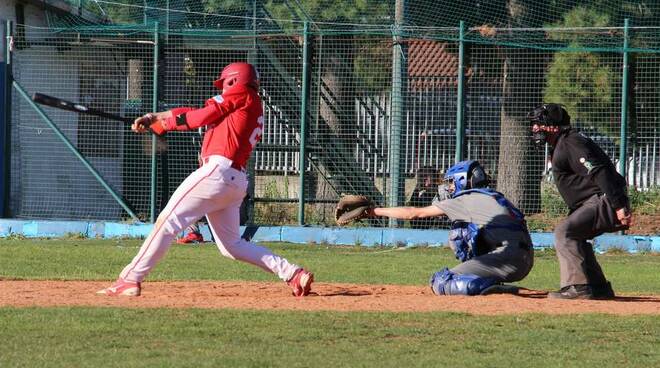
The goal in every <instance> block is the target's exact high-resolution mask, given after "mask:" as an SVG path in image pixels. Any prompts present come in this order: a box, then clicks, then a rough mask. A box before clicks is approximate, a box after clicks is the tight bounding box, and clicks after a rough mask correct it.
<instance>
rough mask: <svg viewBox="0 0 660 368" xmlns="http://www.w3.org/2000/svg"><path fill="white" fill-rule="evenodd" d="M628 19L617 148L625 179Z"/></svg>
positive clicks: (626, 156)
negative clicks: (618, 145)
mask: <svg viewBox="0 0 660 368" xmlns="http://www.w3.org/2000/svg"><path fill="white" fill-rule="evenodd" d="M629 26H630V21H629V19H628V18H626V19H625V21H624V23H623V71H622V73H623V76H622V82H621V134H620V139H621V144H620V150H619V173H620V174H621V176H623V177H624V178H625V179H626V180H627V179H628V177H627V174H626V166H627V165H626V163H627V162H626V161H627V160H628V155H627V152H626V151H627V150H628V93H627V91H628V74H629V73H628V27H629Z"/></svg>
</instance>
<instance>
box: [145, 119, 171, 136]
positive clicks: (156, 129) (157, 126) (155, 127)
mask: <svg viewBox="0 0 660 368" xmlns="http://www.w3.org/2000/svg"><path fill="white" fill-rule="evenodd" d="M149 130H151V132H152V133H154V134H155V135H159V136H160V135H163V134H165V133H167V131H166V130H165V129H164V128H163V125H162V124H161V123H160V121H157V122H155V123H152V124H151V125H149Z"/></svg>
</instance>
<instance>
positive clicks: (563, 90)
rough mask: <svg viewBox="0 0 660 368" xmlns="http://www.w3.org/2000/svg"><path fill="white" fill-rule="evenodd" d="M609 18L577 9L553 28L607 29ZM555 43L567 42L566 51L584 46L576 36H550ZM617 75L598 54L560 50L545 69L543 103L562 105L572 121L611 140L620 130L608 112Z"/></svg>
mask: <svg viewBox="0 0 660 368" xmlns="http://www.w3.org/2000/svg"><path fill="white" fill-rule="evenodd" d="M609 24H610V15H608V14H606V13H603V12H602V11H600V10H598V9H593V8H587V7H584V6H580V7H576V8H574V9H573V10H571V11H570V12H569V13H567V14H566V15H565V16H564V18H563V19H562V20H561V21H559V22H557V23H555V24H553V26H554V27H564V28H566V27H606V26H608V25H609ZM550 37H551V38H552V39H555V40H560V41H564V42H567V43H568V45H569V48H572V49H580V48H582V47H583V42H584V38H583V37H580V34H578V33H568V34H567V33H554V32H551V33H550ZM620 83H621V82H620V74H619V73H616V72H615V70H614V68H613V66H612V65H610V64H607V63H606V62H604V60H603V59H602V57H601V55H600V54H598V53H595V52H586V51H560V52H557V53H555V55H554V57H553V61H552V63H551V64H550V68H549V70H548V76H547V82H546V87H545V90H544V96H545V101H546V102H555V103H561V104H563V105H565V106H566V110H567V111H568V112H569V114H570V115H571V118H572V120H573V121H574V122H575V121H580V122H583V123H587V124H589V125H591V126H594V127H597V128H598V129H599V130H600V131H602V132H605V133H606V134H607V135H609V136H611V137H616V136H618V133H619V128H618V127H617V126H616V125H615V124H611V121H612V119H616V118H617V117H616V116H611V115H612V114H609V115H608V113H607V111H609V110H611V106H612V104H613V103H616V95H615V90H616V86H617V85H620Z"/></svg>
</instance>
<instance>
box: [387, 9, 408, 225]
mask: <svg viewBox="0 0 660 368" xmlns="http://www.w3.org/2000/svg"><path fill="white" fill-rule="evenodd" d="M404 20H405V0H397V1H396V9H395V20H394V30H393V41H394V46H393V47H392V102H391V105H390V108H391V111H392V112H391V129H390V178H391V180H392V185H391V186H390V198H389V206H390V207H397V206H400V205H401V203H402V198H403V194H404V193H403V192H404V190H402V189H404V188H403V186H404V182H403V176H402V175H401V160H402V158H401V133H402V132H401V125H402V123H403V118H404V117H403V114H404V109H405V103H404V92H405V91H406V88H405V85H406V82H407V81H406V79H407V73H406V60H405V57H404V56H405V48H404V46H403V44H402V42H401V27H402V26H403V25H404ZM399 222H400V221H399V220H396V219H393V218H390V219H389V226H390V227H397V226H398V224H399Z"/></svg>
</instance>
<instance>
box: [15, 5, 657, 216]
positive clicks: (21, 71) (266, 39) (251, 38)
mask: <svg viewBox="0 0 660 368" xmlns="http://www.w3.org/2000/svg"><path fill="white" fill-rule="evenodd" d="M101 3H102V4H103V3H104V2H101ZM269 4H271V3H269ZM262 5H263V4H260V3H259V2H255V3H253V6H252V7H251V8H249V7H248V9H250V10H251V11H252V13H253V14H254V16H253V17H252V18H250V17H238V18H236V19H240V20H241V22H239V21H238V20H236V22H234V23H232V26H231V27H229V26H227V25H224V26H222V25H218V24H216V23H214V22H212V21H211V20H210V19H212V17H211V18H209V19H207V18H204V17H201V16H200V17H197V18H198V19H197V20H198V21H199V22H202V20H204V22H202V23H203V24H201V23H200V24H198V26H199V27H202V26H205V27H209V25H210V24H215V26H214V27H212V28H213V29H209V28H199V29H195V28H194V27H195V24H193V23H191V22H188V23H189V25H188V28H186V27H183V28H181V27H179V28H177V29H175V27H172V24H173V23H171V22H173V21H172V19H175V18H176V17H174V18H172V17H173V16H174V15H173V14H174V13H173V14H170V15H169V16H170V18H168V22H170V27H169V28H168V27H163V25H162V24H161V23H158V24H155V23H153V22H151V23H145V24H147V25H144V24H143V25H137V26H136V25H133V26H130V25H123V26H121V27H114V28H113V27H111V26H103V27H101V26H83V25H81V24H73V22H71V21H69V24H67V27H65V28H31V27H26V26H23V25H17V26H15V27H14V28H13V29H12V30H11V32H12V34H11V36H12V38H11V40H12V42H11V45H8V46H7V47H11V55H12V62H11V70H12V75H13V79H14V81H15V83H16V84H17V85H18V86H19V87H14V89H13V92H12V98H11V104H10V106H9V107H10V109H11V111H12V116H11V140H10V143H11V147H10V152H11V156H10V157H11V174H10V176H9V178H8V179H9V181H10V184H11V186H10V193H11V200H10V215H11V216H12V217H21V218H48V219H53V218H58V219H59V218H68V219H107V220H122V219H129V218H130V217H131V216H134V217H137V218H140V219H143V220H149V219H150V218H151V216H152V215H154V214H157V213H158V212H159V210H160V209H161V208H162V207H163V206H164V204H165V202H166V201H167V199H168V198H169V195H170V194H171V193H172V192H173V190H174V189H175V188H176V186H177V185H178V184H179V183H180V182H181V181H182V180H183V178H185V176H186V175H188V174H189V173H190V172H192V171H193V170H194V169H195V168H196V167H197V165H198V164H197V152H198V150H199V142H200V137H201V134H203V131H202V132H197V131H194V132H185V133H179V132H177V133H173V134H168V136H167V138H166V140H155V139H154V138H152V137H151V136H147V135H135V134H133V133H131V132H130V129H129V127H128V126H125V125H122V124H121V123H115V122H110V121H107V120H104V119H102V118H97V117H93V116H89V115H81V114H75V113H71V112H66V111H62V110H57V109H52V108H44V111H45V112H46V114H47V116H48V118H50V120H52V122H53V123H54V124H55V125H56V127H57V128H59V129H60V130H61V131H62V133H63V134H64V136H65V137H66V138H67V139H68V140H69V141H70V142H71V144H72V146H71V147H68V146H67V145H66V144H65V142H64V141H63V140H62V138H61V137H59V136H58V135H57V134H56V132H55V131H54V130H53V129H52V128H51V127H49V126H48V125H47V124H46V122H45V120H44V118H43V117H41V116H40V115H39V114H38V113H37V111H36V110H35V107H34V106H33V104H31V103H30V102H29V101H27V99H26V98H24V97H23V96H21V94H20V93H17V88H22V89H24V90H25V91H27V93H29V94H31V93H34V92H41V93H46V94H50V95H54V96H57V97H61V98H64V99H67V100H71V101H79V102H81V103H85V104H87V105H89V106H90V107H94V108H99V109H103V110H105V111H109V112H113V113H117V114H121V115H124V116H130V117H134V116H138V115H140V114H143V113H146V112H148V111H153V110H156V109H157V110H163V109H168V108H171V107H174V106H181V105H185V106H201V105H202V104H203V102H204V100H205V99H207V98H209V97H211V96H213V95H214V94H216V93H217V91H215V90H214V88H213V86H212V81H213V80H214V79H215V78H216V77H217V75H218V73H219V71H220V70H221V68H222V67H223V66H224V65H226V64H227V63H229V62H232V61H241V60H242V61H249V62H251V63H253V64H255V65H256V66H257V69H258V70H259V72H260V77H261V91H260V94H261V96H262V99H263V107H264V120H265V124H264V132H263V137H262V141H261V142H260V143H259V145H258V146H257V148H256V150H255V152H254V154H253V157H252V160H251V162H250V170H249V171H250V178H251V184H252V185H251V189H250V197H249V198H248V199H247V200H246V205H247V207H248V208H249V209H250V214H251V221H252V222H256V223H259V224H296V223H299V222H300V221H301V220H304V223H307V224H330V223H331V222H332V217H333V210H334V203H335V202H336V200H337V199H338V197H339V196H340V195H341V194H342V193H360V194H366V195H369V196H371V197H372V198H374V199H375V200H376V201H377V202H379V203H380V204H383V205H393V204H396V205H404V204H410V205H415V206H423V205H428V204H430V203H431V200H432V199H433V196H434V195H435V193H436V191H437V184H438V182H439V180H440V179H439V178H440V177H441V173H442V172H443V171H444V170H446V169H447V168H448V167H449V166H451V165H452V164H453V163H454V162H455V161H456V159H457V158H458V159H476V160H479V161H480V162H481V163H482V164H483V165H484V166H485V167H486V169H487V171H488V172H489V174H490V175H491V177H492V179H493V183H494V185H495V187H496V188H497V189H498V190H500V191H502V192H504V193H505V194H506V195H507V196H508V197H510V199H512V201H513V202H514V203H515V204H516V205H518V206H519V207H521V208H522V209H523V210H524V211H525V212H526V213H527V214H534V213H539V212H543V211H554V210H553V207H552V206H560V207H561V203H560V202H559V203H557V202H556V201H555V202H553V201H551V200H548V194H547V193H548V191H550V192H552V184H550V183H549V182H548V181H544V180H543V178H544V176H546V174H547V164H546V162H547V158H548V154H549V152H548V150H547V149H546V150H545V151H543V150H536V149H534V148H533V147H532V146H531V143H530V140H529V125H528V123H527V122H526V119H525V115H526V113H527V112H528V111H529V110H530V109H531V108H533V107H534V106H535V105H538V104H540V103H541V102H543V101H545V102H559V103H563V104H565V105H566V106H567V109H568V110H569V112H570V113H571V116H572V118H573V119H572V120H573V123H574V125H575V126H576V127H577V128H578V129H580V130H582V131H583V132H584V133H585V134H586V135H588V136H590V137H591V138H593V139H594V140H595V141H596V142H598V143H599V144H600V146H601V147H603V148H604V149H605V151H606V152H607V153H608V154H609V155H610V156H611V158H612V160H613V161H615V162H617V164H618V162H619V160H620V159H622V158H623V159H624V160H625V163H626V164H625V165H623V166H621V167H620V169H624V170H626V173H627V178H628V181H629V183H630V185H631V186H633V187H634V188H636V189H638V190H657V187H658V185H659V184H660V175H659V173H660V136H659V135H658V133H659V132H658V130H659V129H658V128H659V127H660V123H658V120H657V119H658V116H659V114H658V111H657V110H659V109H660V94H659V92H658V90H657V88H656V85H657V82H658V78H660V77H659V76H660V69H658V66H660V63H659V62H658V61H660V60H659V59H658V54H657V50H656V49H654V48H653V47H654V45H655V44H656V43H657V42H656V40H657V39H658V38H656V37H655V33H654V30H653V29H650V28H649V27H638V28H635V27H630V28H625V29H624V28H623V27H590V26H589V27H588V26H586V25H585V26H584V27H581V28H571V27H558V26H555V27H545V28H526V29H521V28H495V27H490V26H489V27H487V26H478V27H463V28H461V27H459V25H458V24H456V25H455V26H454V27H442V28H439V27H438V28H429V27H424V26H418V27H416V26H411V25H407V26H406V27H401V28H398V29H397V28H396V27H395V28H391V27H376V26H365V25H362V26H360V25H353V26H351V27H348V26H344V27H339V26H337V25H325V26H324V25H319V24H318V23H314V22H309V23H308V28H302V27H301V25H302V23H282V22H276V21H275V19H276V18H274V17H276V15H273V14H274V13H277V12H278V11H280V10H281V8H278V7H273V6H271V7H268V6H265V5H264V6H262ZM271 5H272V4H271ZM243 10H245V9H243ZM239 13H240V12H239ZM144 14H145V13H144V12H143V15H144ZM176 14H178V16H179V17H180V18H176V19H179V20H180V22H181V23H182V24H183V23H185V22H184V20H182V19H184V18H185V19H190V14H188V13H185V12H184V13H182V12H176ZM415 14H417V13H415ZM184 15H186V16H187V18H186V17H184ZM420 16H421V15H420ZM181 17H184V18H181ZM457 19H460V18H457ZM60 20H61V19H60ZM161 20H162V19H161ZM466 20H468V21H469V20H470V19H466ZM218 28H221V29H218ZM305 29H307V31H305ZM522 40H524V42H523V41H522ZM594 40H598V42H599V47H598V48H596V47H592V46H594V45H593V42H595V41H594ZM626 40H627V41H626ZM532 41H533V42H532ZM625 42H629V43H630V48H626V49H624V43H625ZM590 43H591V44H590ZM304 48H307V50H308V54H307V60H305V59H304V57H305V54H304V52H303V50H304ZM624 55H627V56H626V57H627V58H628V60H627V61H624ZM624 79H625V83H624ZM624 84H625V85H627V90H626V91H625V92H623V87H622V86H624ZM624 106H626V107H627V109H626V110H627V113H626V114H622V110H623V107H624ZM628 106H629V107H628ZM303 125H304V127H303ZM622 126H623V129H622ZM302 132H305V135H306V144H305V145H304V146H301V144H300V142H301V134H302ZM622 138H623V139H624V140H625V142H626V146H627V149H626V151H625V152H623V153H622V152H621V151H620V147H621V142H622ZM76 151H77V152H78V153H80V154H81V155H82V157H83V158H84V159H86V160H87V161H88V162H89V163H90V164H91V166H92V167H93V168H95V169H96V172H94V170H90V169H89V168H88V167H87V166H85V165H84V164H82V159H81V158H80V157H78V156H77V155H76ZM301 157H304V158H305V160H302V159H301ZM303 161H304V163H305V164H304V166H303V165H302V162H303ZM543 183H546V184H543ZM301 185H302V187H301ZM108 187H109V188H111V189H112V190H113V191H114V192H115V193H116V195H113V194H112V193H111V191H110V190H108ZM301 188H303V189H304V190H301ZM548 188H550V189H548ZM301 203H302V204H303V205H302V206H301ZM127 208H128V209H129V210H130V211H127ZM371 225H385V222H376V221H375V222H373V223H371ZM400 225H401V224H400ZM436 225H439V223H438V222H437V221H426V222H424V221H422V222H414V223H411V224H410V226H413V227H429V226H436ZM401 226H409V225H408V224H403V225H401Z"/></svg>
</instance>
